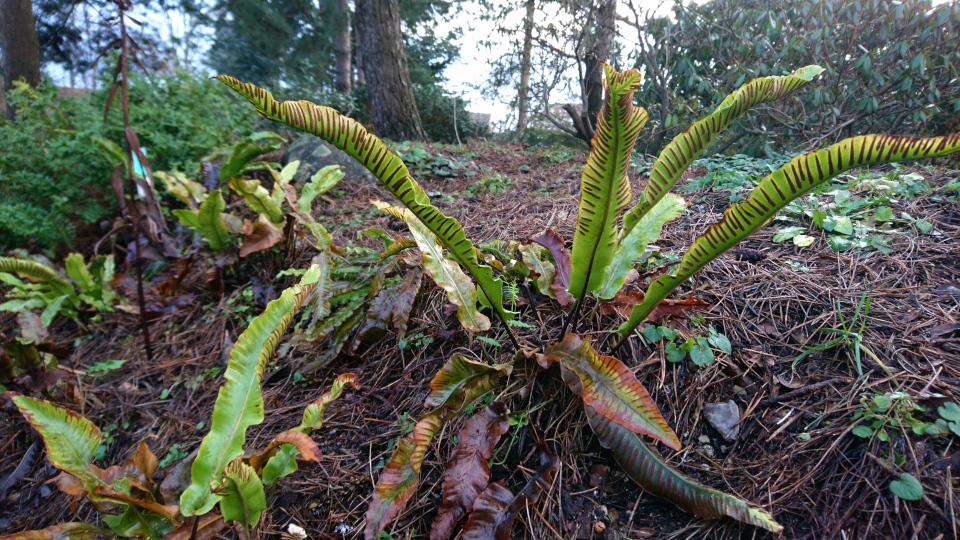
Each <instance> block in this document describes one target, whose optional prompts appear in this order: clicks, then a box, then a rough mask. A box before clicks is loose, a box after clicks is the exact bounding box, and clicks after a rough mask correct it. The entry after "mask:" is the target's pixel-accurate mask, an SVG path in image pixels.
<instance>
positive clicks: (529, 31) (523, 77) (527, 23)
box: [517, 0, 536, 133]
mask: <svg viewBox="0 0 960 540" xmlns="http://www.w3.org/2000/svg"><path fill="white" fill-rule="evenodd" d="M535 14H536V4H535V3H534V0H527V15H526V17H524V19H523V53H522V56H521V57H520V96H519V99H518V100H517V101H518V103H517V109H518V110H519V113H520V114H519V118H518V119H517V133H520V132H521V131H522V130H523V128H525V127H527V122H528V121H529V118H528V116H529V114H530V63H531V62H530V53H531V51H532V50H533V17H534V15H535Z"/></svg>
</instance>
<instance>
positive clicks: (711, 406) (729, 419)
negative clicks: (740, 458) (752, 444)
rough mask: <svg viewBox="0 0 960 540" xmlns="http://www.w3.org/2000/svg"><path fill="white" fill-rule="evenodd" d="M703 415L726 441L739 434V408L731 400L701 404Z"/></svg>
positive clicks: (733, 438) (730, 440) (734, 438)
mask: <svg viewBox="0 0 960 540" xmlns="http://www.w3.org/2000/svg"><path fill="white" fill-rule="evenodd" d="M703 416H705V417H706V419H707V422H708V423H709V424H710V425H711V426H713V428H714V429H716V430H717V431H718V432H719V433H720V436H721V437H723V438H724V440H726V441H727V442H733V441H735V440H736V439H737V435H739V434H740V426H738V425H737V422H739V421H740V408H739V407H737V404H736V403H734V402H733V401H722V402H720V403H707V404H706V405H704V406H703Z"/></svg>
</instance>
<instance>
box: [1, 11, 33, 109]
mask: <svg viewBox="0 0 960 540" xmlns="http://www.w3.org/2000/svg"><path fill="white" fill-rule="evenodd" d="M0 32H3V90H4V92H3V98H4V99H3V104H4V107H5V108H6V114H7V118H9V119H10V120H13V119H14V117H15V112H14V110H13V107H9V106H7V105H6V103H7V100H6V93H7V91H8V90H10V89H11V88H13V83H14V81H16V80H18V79H20V78H21V77H23V78H24V80H26V81H27V84H29V85H30V86H36V85H38V84H40V42H39V41H37V28H36V24H35V23H34V20H33V7H32V6H31V2H30V0H0Z"/></svg>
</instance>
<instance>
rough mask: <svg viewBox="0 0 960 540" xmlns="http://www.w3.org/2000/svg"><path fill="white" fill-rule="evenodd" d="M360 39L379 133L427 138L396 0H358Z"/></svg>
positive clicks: (391, 135) (369, 92)
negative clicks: (405, 48)
mask: <svg viewBox="0 0 960 540" xmlns="http://www.w3.org/2000/svg"><path fill="white" fill-rule="evenodd" d="M356 6H357V8H356V14H355V17H356V19H357V38H358V45H359V48H360V50H361V52H362V54H363V72H364V75H365V78H366V80H367V93H368V95H369V96H370V110H371V112H372V113H373V125H374V127H375V128H376V130H377V135H378V136H380V137H385V138H388V139H395V140H418V141H423V140H426V139H427V134H426V132H424V131H423V126H422V124H421V123H420V113H419V111H418V110H417V102H416V101H415V99H414V96H413V84H412V83H411V82H410V70H409V68H408V67H407V54H406V51H405V50H404V48H403V38H402V37H401V35H400V6H399V5H398V4H397V0H357V1H356Z"/></svg>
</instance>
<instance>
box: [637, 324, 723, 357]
mask: <svg viewBox="0 0 960 540" xmlns="http://www.w3.org/2000/svg"><path fill="white" fill-rule="evenodd" d="M643 337H644V338H646V340H647V341H649V342H650V343H658V342H660V341H661V340H666V341H667V343H666V345H664V348H663V352H664V355H665V356H666V358H667V361H669V362H682V361H683V360H684V359H685V358H687V357H688V356H689V358H690V361H691V362H693V363H694V364H695V365H697V366H700V367H705V366H709V365H710V364H712V363H713V359H714V354H713V349H719V350H720V351H722V352H725V353H727V354H730V353H731V352H732V350H733V349H732V348H731V346H730V340H729V339H727V336H725V335H723V334H721V333H719V332H717V330H716V329H715V328H714V327H713V326H711V327H710V329H709V331H708V334H707V335H706V336H697V337H688V338H687V339H686V340H685V341H683V342H681V343H679V344H678V343H675V342H674V340H675V339H677V337H679V332H678V331H676V330H673V329H671V328H667V327H666V326H654V325H650V326H647V327H646V328H644V329H643Z"/></svg>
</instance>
